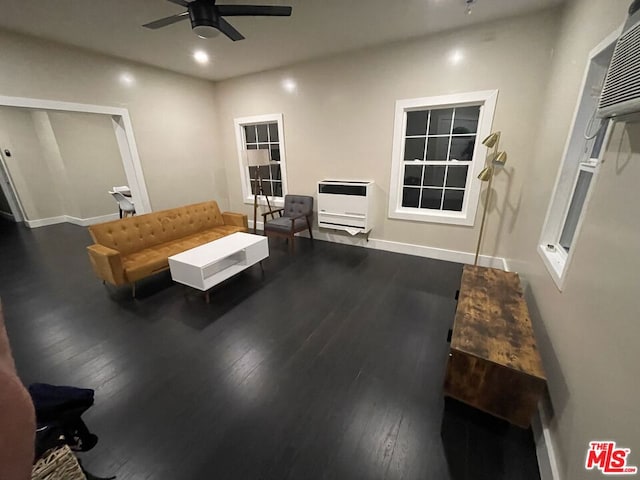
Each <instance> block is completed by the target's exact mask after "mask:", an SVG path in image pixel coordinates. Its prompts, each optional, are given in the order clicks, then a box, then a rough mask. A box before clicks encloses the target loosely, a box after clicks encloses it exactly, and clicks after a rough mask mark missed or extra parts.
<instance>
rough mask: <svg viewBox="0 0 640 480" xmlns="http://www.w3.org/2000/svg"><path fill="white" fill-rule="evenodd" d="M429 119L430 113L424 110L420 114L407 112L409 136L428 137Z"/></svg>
mask: <svg viewBox="0 0 640 480" xmlns="http://www.w3.org/2000/svg"><path fill="white" fill-rule="evenodd" d="M428 118H429V111H428V110H423V111H420V112H407V134H406V136H407V137H408V136H410V135H426V134H427V119H428Z"/></svg>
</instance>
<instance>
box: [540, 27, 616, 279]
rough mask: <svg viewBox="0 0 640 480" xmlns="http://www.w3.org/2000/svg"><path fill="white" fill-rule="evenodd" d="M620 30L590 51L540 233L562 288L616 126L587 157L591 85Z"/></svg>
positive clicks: (594, 101) (604, 65) (600, 74)
mask: <svg viewBox="0 0 640 480" xmlns="http://www.w3.org/2000/svg"><path fill="white" fill-rule="evenodd" d="M620 33H621V28H620V29H618V30H616V31H615V32H612V33H611V34H610V35H609V36H607V38H605V39H604V40H603V41H602V42H600V43H599V44H598V45H597V46H596V47H595V48H594V49H593V50H591V52H590V53H589V58H588V62H587V66H586V67H585V71H584V75H583V79H582V85H581V88H580V95H579V96H578V101H577V103H576V108H575V111H574V114H573V121H572V124H571V125H572V126H571V131H570V134H569V136H568V137H567V141H566V144H565V148H564V153H563V156H562V162H561V164H560V167H559V169H558V176H557V178H556V183H555V186H554V188H553V193H552V195H551V200H550V202H549V206H548V208H547V215H546V217H545V221H544V225H543V227H542V232H541V234H540V241H539V242H538V248H537V250H538V254H539V255H540V257H541V259H542V261H543V263H544V265H545V267H546V269H547V271H548V272H549V275H550V276H551V278H552V279H553V281H554V283H555V285H556V287H557V288H558V290H560V291H562V289H563V288H564V284H565V282H566V279H567V274H568V272H569V267H570V266H571V263H572V261H573V256H574V253H575V247H576V244H577V241H578V239H579V237H580V231H581V229H582V224H583V221H584V218H585V214H586V212H587V210H588V208H589V201H590V199H591V194H592V192H593V189H594V185H595V184H596V182H597V180H598V174H599V172H600V165H601V163H602V158H603V156H604V153H605V151H606V149H607V145H608V143H609V136H610V134H611V130H612V127H613V122H611V121H609V122H608V124H606V125H605V126H603V127H602V128H606V132H605V134H604V138H603V141H602V146H601V148H600V152H599V153H598V157H597V158H586V157H585V146H587V147H588V149H589V150H590V149H591V144H590V143H589V141H587V140H586V139H585V138H584V133H585V131H586V129H587V127H588V126H589V125H590V119H591V118H592V115H593V112H594V109H595V108H596V107H597V102H598V99H597V98H594V97H593V95H592V91H591V90H592V88H591V87H592V86H593V83H594V82H598V81H599V80H600V79H603V78H604V74H605V73H606V70H607V68H608V65H609V60H610V59H611V55H612V54H613V48H614V47H615V43H616V40H617V39H618V37H619V36H620ZM589 133H592V132H589ZM585 142H587V143H585ZM583 170H584V171H588V172H591V173H592V177H591V182H590V183H589V188H588V191H587V194H586V197H585V200H584V203H583V204H582V209H581V211H580V216H579V218H578V222H577V225H576V229H575V232H574V234H573V238H572V240H571V245H570V246H569V252H567V251H566V250H565V249H564V247H562V246H561V245H560V237H561V235H562V231H563V229H564V227H565V223H566V221H567V215H568V213H569V208H570V206H571V201H572V199H573V196H574V192H575V189H576V186H577V182H578V176H579V173H580V171H583Z"/></svg>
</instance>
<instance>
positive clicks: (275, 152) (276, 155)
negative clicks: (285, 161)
mask: <svg viewBox="0 0 640 480" xmlns="http://www.w3.org/2000/svg"><path fill="white" fill-rule="evenodd" d="M270 148H271V161H272V162H279V161H280V146H279V145H271V147H270Z"/></svg>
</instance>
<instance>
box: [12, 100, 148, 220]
mask: <svg viewBox="0 0 640 480" xmlns="http://www.w3.org/2000/svg"><path fill="white" fill-rule="evenodd" d="M0 106H6V107H18V108H33V109H38V110H56V111H62V112H80V113H97V114H100V115H109V116H111V119H112V123H113V129H114V132H115V135H116V140H117V141H118V148H119V149H120V154H121V157H122V165H123V167H124V171H125V174H126V176H127V182H128V184H129V188H131V195H132V197H133V199H134V202H135V204H136V213H149V212H151V202H150V201H149V193H148V192H147V184H146V182H145V180H144V173H143V171H142V165H141V164H140V157H139V156H138V148H137V146H136V139H135V137H134V135H133V125H132V124H131V117H130V116H129V110H127V109H126V108H121V107H109V106H104V105H91V104H88V103H74V102H62V101H58V100H46V99H41V98H26V97H7V96H4V95H0Z"/></svg>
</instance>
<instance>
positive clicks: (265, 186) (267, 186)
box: [262, 181, 272, 196]
mask: <svg viewBox="0 0 640 480" xmlns="http://www.w3.org/2000/svg"><path fill="white" fill-rule="evenodd" d="M271 192H272V189H271V182H265V181H263V182H262V194H263V195H268V196H271Z"/></svg>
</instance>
